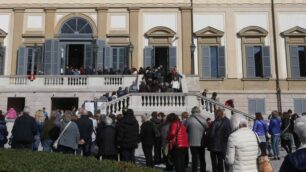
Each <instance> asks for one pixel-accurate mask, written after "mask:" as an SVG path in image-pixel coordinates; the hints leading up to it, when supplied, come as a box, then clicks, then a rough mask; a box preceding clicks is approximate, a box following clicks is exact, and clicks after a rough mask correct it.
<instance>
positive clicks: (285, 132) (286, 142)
mask: <svg viewBox="0 0 306 172" xmlns="http://www.w3.org/2000/svg"><path fill="white" fill-rule="evenodd" d="M293 125H294V124H293V123H292V121H291V119H290V114H289V113H288V112H284V113H283V119H282V124H281V129H282V134H281V145H282V147H283V148H284V149H285V150H286V152H287V154H289V153H292V143H293V128H294V126H293Z"/></svg>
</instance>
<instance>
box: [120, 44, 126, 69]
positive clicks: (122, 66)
mask: <svg viewBox="0 0 306 172" xmlns="http://www.w3.org/2000/svg"><path fill="white" fill-rule="evenodd" d="M125 51H126V48H125V47H120V48H119V52H118V53H119V59H118V60H119V61H118V63H119V70H120V71H123V69H124V68H125V67H128V66H125V63H124V61H125V55H126V53H125Z"/></svg>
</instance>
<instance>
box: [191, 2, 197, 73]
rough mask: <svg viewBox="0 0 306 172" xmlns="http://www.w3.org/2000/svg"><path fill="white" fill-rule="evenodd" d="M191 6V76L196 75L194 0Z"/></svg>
mask: <svg viewBox="0 0 306 172" xmlns="http://www.w3.org/2000/svg"><path fill="white" fill-rule="evenodd" d="M190 3H191V4H190V6H191V45H190V50H191V74H194V51H195V48H196V46H195V44H194V41H193V0H190Z"/></svg>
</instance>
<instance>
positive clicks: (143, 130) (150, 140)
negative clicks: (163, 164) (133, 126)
mask: <svg viewBox="0 0 306 172" xmlns="http://www.w3.org/2000/svg"><path fill="white" fill-rule="evenodd" d="M140 141H141V143H142V150H143V153H144V155H145V158H146V165H147V166H148V167H152V168H153V167H154V162H153V156H152V150H153V145H154V143H155V130H154V125H153V122H152V121H150V120H149V119H148V116H146V115H143V116H142V125H141V127H140Z"/></svg>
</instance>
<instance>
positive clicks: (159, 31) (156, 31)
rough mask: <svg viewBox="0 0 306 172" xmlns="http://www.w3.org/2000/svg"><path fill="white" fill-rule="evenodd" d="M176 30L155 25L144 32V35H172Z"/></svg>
mask: <svg viewBox="0 0 306 172" xmlns="http://www.w3.org/2000/svg"><path fill="white" fill-rule="evenodd" d="M175 34H176V32H174V31H173V30H172V29H170V28H168V27H164V26H157V27H154V28H152V29H150V30H148V31H147V32H146V33H145V36H146V37H174V35H175Z"/></svg>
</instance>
